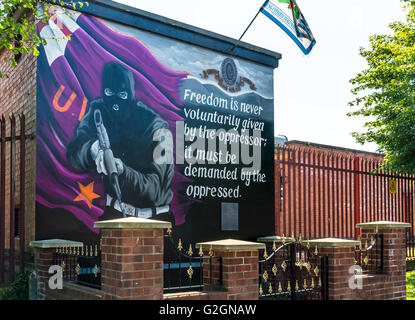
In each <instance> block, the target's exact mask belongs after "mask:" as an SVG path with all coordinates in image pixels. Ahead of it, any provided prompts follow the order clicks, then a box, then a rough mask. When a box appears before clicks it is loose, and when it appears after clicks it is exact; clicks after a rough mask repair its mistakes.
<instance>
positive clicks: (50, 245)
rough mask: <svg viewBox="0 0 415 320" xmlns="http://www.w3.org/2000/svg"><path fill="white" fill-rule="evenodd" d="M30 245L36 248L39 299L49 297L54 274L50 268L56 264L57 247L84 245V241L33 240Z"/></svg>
mask: <svg viewBox="0 0 415 320" xmlns="http://www.w3.org/2000/svg"><path fill="white" fill-rule="evenodd" d="M30 246H31V247H32V248H34V250H35V261H34V262H35V263H34V264H35V271H36V274H37V283H38V284H37V286H38V289H37V299H38V300H46V299H47V298H48V290H49V289H48V288H49V287H48V286H49V279H50V277H51V276H52V275H53V274H50V273H49V268H50V267H51V266H52V265H53V264H54V261H53V260H54V253H55V252H56V249H57V248H71V247H72V248H76V247H82V246H83V243H82V242H76V241H67V240H61V239H53V240H39V241H31V242H30Z"/></svg>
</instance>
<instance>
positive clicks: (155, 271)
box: [94, 217, 171, 300]
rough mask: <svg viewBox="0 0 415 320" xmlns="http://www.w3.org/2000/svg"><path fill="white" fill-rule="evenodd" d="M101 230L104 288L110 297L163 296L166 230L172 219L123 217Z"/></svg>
mask: <svg viewBox="0 0 415 320" xmlns="http://www.w3.org/2000/svg"><path fill="white" fill-rule="evenodd" d="M94 227H95V228H99V229H101V240H102V249H101V288H102V289H101V290H102V292H103V298H104V299H107V300H127V299H128V300H144V299H146V300H162V299H163V289H164V281H163V241H164V239H163V238H164V237H163V229H167V228H171V223H170V222H165V221H156V220H150V219H141V218H134V217H130V218H123V219H115V220H108V221H100V222H96V223H95V224H94Z"/></svg>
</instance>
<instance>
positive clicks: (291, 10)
mask: <svg viewBox="0 0 415 320" xmlns="http://www.w3.org/2000/svg"><path fill="white" fill-rule="evenodd" d="M260 11H261V12H262V13H263V14H264V15H266V16H267V17H268V18H270V19H271V20H272V21H274V22H275V23H276V24H277V25H278V26H279V27H280V28H281V29H283V30H284V31H285V32H286V33H287V34H288V35H289V36H290V37H291V39H293V40H294V42H295V43H296V44H297V45H298V46H299V47H300V49H301V50H302V51H303V53H304V54H309V53H310V51H311V49H312V48H313V46H314V45H315V44H316V40H315V39H314V36H313V33H312V32H311V30H310V27H309V26H308V24H307V21H306V20H305V18H304V16H303V14H302V13H301V11H300V8H299V7H298V5H297V3H296V2H295V0H272V1H271V0H267V1H265V2H264V4H263V5H262V7H261V10H260Z"/></svg>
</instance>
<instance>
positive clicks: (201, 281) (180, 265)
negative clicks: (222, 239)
mask: <svg viewBox="0 0 415 320" xmlns="http://www.w3.org/2000/svg"><path fill="white" fill-rule="evenodd" d="M206 249H207V248H205V250H206ZM206 253H207V256H206ZM204 261H205V263H204ZM222 265H223V264H222V257H214V256H213V250H212V247H211V248H210V249H209V251H208V252H206V251H205V252H203V248H202V247H200V248H199V250H195V251H193V247H192V245H191V244H190V245H189V249H188V250H187V251H186V250H185V249H184V247H183V244H182V241H181V239H178V244H176V243H175V242H174V239H173V237H172V231H171V229H168V230H167V231H166V233H165V235H164V293H173V292H184V291H202V290H203V289H204V288H205V285H207V287H206V288H207V289H211V288H215V287H220V286H221V285H222ZM204 268H205V269H204Z"/></svg>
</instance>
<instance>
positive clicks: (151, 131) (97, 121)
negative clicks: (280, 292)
mask: <svg viewBox="0 0 415 320" xmlns="http://www.w3.org/2000/svg"><path fill="white" fill-rule="evenodd" d="M50 10H51V12H52V13H53V17H52V18H51V19H50V20H49V21H48V23H43V22H41V21H40V22H38V32H39V34H40V36H41V37H43V38H45V39H47V45H45V46H44V47H43V46H42V47H41V48H40V55H39V57H38V95H37V173H36V175H37V177H36V238H37V239H46V238H64V239H73V240H79V241H87V242H92V241H95V240H96V239H98V237H99V230H98V229H95V228H94V222H96V221H98V220H107V219H117V218H122V217H129V216H135V217H140V218H148V219H157V220H168V221H171V222H172V224H173V234H174V235H176V236H177V237H180V238H183V239H184V240H185V241H192V242H194V241H203V240H210V239H218V238H230V237H232V238H241V239H249V240H254V239H255V238H256V237H257V236H260V235H270V234H274V178H273V175H274V171H273V170H274V169H273V168H274V166H273V159H274V157H273V135H274V131H273V117H274V113H273V105H274V101H273V69H272V68H268V67H264V66H261V65H258V64H254V63H252V62H248V61H246V60H242V59H237V58H234V57H231V56H225V55H222V54H219V53H217V52H214V51H211V50H207V49H203V48H201V47H198V46H194V45H190V44H186V43H183V42H180V41H177V40H173V39H170V38H166V37H163V36H160V35H157V34H152V33H149V32H144V31H141V30H138V29H135V28H132V27H127V26H125V25H121V24H116V23H114V22H109V21H104V20H101V19H98V18H96V17H93V16H90V15H86V14H81V13H79V12H74V11H70V10H65V12H64V13H63V12H62V9H61V8H60V7H58V6H54V7H51V8H50ZM68 13H69V15H68ZM62 35H66V36H69V37H70V40H68V39H63V38H62Z"/></svg>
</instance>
